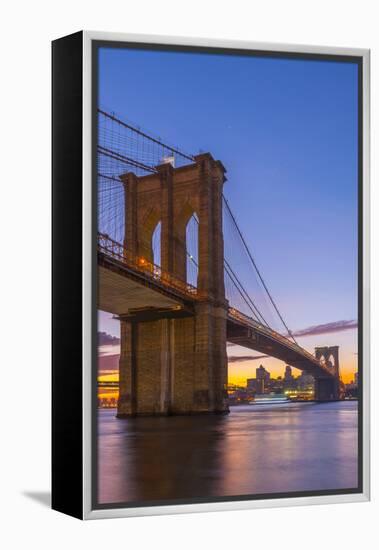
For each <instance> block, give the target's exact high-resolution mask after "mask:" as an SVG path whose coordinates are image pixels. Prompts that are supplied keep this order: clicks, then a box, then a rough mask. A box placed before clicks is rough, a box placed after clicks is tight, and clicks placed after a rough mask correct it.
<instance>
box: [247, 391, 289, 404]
mask: <svg viewBox="0 0 379 550" xmlns="http://www.w3.org/2000/svg"><path fill="white" fill-rule="evenodd" d="M289 401H290V399H288V397H287V395H285V394H284V393H264V394H257V395H256V396H255V398H254V401H251V402H250V403H249V405H277V404H279V403H287V402H289Z"/></svg>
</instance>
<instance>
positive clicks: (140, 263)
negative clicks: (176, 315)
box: [97, 233, 197, 299]
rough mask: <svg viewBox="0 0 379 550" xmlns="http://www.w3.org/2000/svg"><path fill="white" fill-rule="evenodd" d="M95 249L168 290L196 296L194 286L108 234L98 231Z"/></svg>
mask: <svg viewBox="0 0 379 550" xmlns="http://www.w3.org/2000/svg"><path fill="white" fill-rule="evenodd" d="M97 250H98V252H102V253H103V254H105V255H107V256H109V257H111V258H114V259H115V260H117V261H119V262H121V263H123V264H124V265H126V266H127V267H129V268H132V269H133V270H135V271H138V272H140V273H142V274H143V275H145V276H147V277H148V278H149V279H152V280H154V281H156V282H158V283H160V284H161V285H163V286H165V287H167V288H169V289H170V290H173V289H174V290H176V291H178V292H180V293H181V294H185V295H186V296H189V297H191V298H192V299H194V298H197V288H196V287H194V286H192V285H190V284H189V283H186V282H185V281H182V280H180V279H178V278H177V277H174V276H173V275H171V274H170V273H168V272H167V271H164V270H163V269H162V268H161V267H160V266H159V265H156V264H154V263H152V262H149V261H148V260H147V259H146V258H143V257H142V256H135V255H133V254H131V253H130V252H129V251H128V250H127V249H126V248H125V247H124V246H123V245H122V244H121V243H119V242H117V241H115V240H113V239H112V238H111V237H109V235H105V234H103V233H98V235H97Z"/></svg>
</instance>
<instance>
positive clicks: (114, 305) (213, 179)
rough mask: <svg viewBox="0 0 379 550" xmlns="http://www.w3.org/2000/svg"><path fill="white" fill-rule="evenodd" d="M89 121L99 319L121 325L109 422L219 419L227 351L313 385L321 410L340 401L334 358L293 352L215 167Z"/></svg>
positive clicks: (108, 122) (110, 119)
mask: <svg viewBox="0 0 379 550" xmlns="http://www.w3.org/2000/svg"><path fill="white" fill-rule="evenodd" d="M98 116H99V125H98V135H99V143H98V160H97V170H98V178H97V180H98V186H97V187H98V188H97V198H98V242H97V253H98V285H97V291H98V308H99V309H101V310H104V311H107V312H110V313H113V314H114V315H116V316H117V317H118V318H119V320H120V340H121V353H120V363H119V373H120V396H119V401H118V415H119V416H120V417H122V416H130V415H150V414H153V415H155V414H197V413H225V412H227V411H228V398H227V381H228V362H227V354H226V346H227V342H232V343H235V344H238V345H241V346H244V347H247V348H250V349H254V350H257V351H259V352H262V353H264V354H267V355H270V356H272V357H276V358H277V359H280V360H282V361H285V362H286V363H287V364H289V365H292V366H294V367H296V368H298V369H301V370H303V371H306V372H308V373H310V374H312V376H314V378H315V394H316V398H317V399H318V400H321V401H323V400H331V399H338V397H339V363H338V348H337V347H335V348H316V354H315V356H313V355H312V354H310V353H309V352H308V351H306V350H305V349H303V348H302V347H301V346H299V345H298V344H297V342H296V341H295V339H294V337H293V335H292V333H291V332H290V330H289V329H288V326H287V324H286V323H285V321H284V318H283V315H282V314H281V312H280V311H279V308H278V306H277V304H276V303H275V301H274V299H273V297H272V295H271V293H270V292H269V289H268V287H267V285H266V283H265V281H264V279H263V277H262V274H261V273H260V270H259V269H258V267H257V265H256V263H255V261H254V258H253V257H252V254H251V252H250V249H249V247H248V245H247V242H246V241H245V239H244V237H243V235H242V232H241V230H240V228H239V226H238V223H237V220H236V218H235V217H234V215H233V213H232V211H231V209H230V207H229V204H228V202H227V200H226V199H225V196H224V194H223V187H224V183H225V182H226V180H227V178H226V169H225V167H224V165H223V164H222V162H220V161H219V160H215V159H214V158H213V157H212V155H211V154H210V153H201V154H199V155H188V154H185V153H183V152H181V151H180V150H179V149H178V148H174V147H170V146H169V145H167V144H164V143H162V141H161V140H160V138H158V139H157V138H152V137H149V136H148V135H147V134H146V133H145V132H142V131H141V130H140V129H138V128H135V127H133V126H131V125H130V124H126V123H125V122H123V121H121V120H119V119H117V118H116V117H115V116H114V115H110V114H108V113H106V112H104V111H100V110H99V111H98ZM139 140H142V143H139ZM226 223H229V224H230V233H228V232H227V231H226ZM191 227H192V228H193V232H194V234H191ZM158 228H159V232H158ZM195 234H196V235H195ZM157 235H158V237H157ZM154 240H157V241H158V244H159V265H157V264H158V262H156V261H155V257H156V256H155V248H154V247H155V245H154ZM191 241H192V244H191ZM189 245H191V246H192V247H193V250H194V252H191V251H190V248H189ZM230 250H231V254H230ZM238 250H240V252H238ZM228 251H229V252H228ZM237 253H239V254H240V256H239V257H238V258H237V257H236V256H235V255H236V254H237ZM241 254H242V256H243V258H242V256H241ZM241 258H242V260H241ZM241 261H247V264H248V269H245V268H244V269H243V270H242V277H241V275H240V276H239V275H238V273H237V270H238V269H239V266H240V265H241ZM242 278H243V280H242ZM246 278H247V279H248V282H247V285H248V287H247V286H246V284H245V281H246ZM253 280H256V281H257V283H258V286H259V288H257V291H255V290H254V295H252V292H251V290H250V291H248V290H247V288H250V289H251V283H252V281H253ZM260 292H261V293H262V296H263V299H264V300H265V301H266V302H267V303H268V304H269V308H270V309H269V310H267V311H266V309H264V308H263V303H264V301H262V300H260V294H259V293H260ZM268 315H273V316H274V317H275V318H276V320H277V321H278V322H279V324H280V327H282V329H281V330H282V332H281V331H280V330H275V329H274V325H273V324H272V323H271V322H269V317H268ZM274 317H273V318H274ZM330 356H332V357H333V359H334V361H333V362H331V361H330V360H329V359H330Z"/></svg>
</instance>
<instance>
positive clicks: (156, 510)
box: [82, 31, 370, 519]
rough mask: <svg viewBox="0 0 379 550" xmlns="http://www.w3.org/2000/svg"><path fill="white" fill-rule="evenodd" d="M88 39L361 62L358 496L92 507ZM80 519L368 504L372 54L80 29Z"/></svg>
mask: <svg viewBox="0 0 379 550" xmlns="http://www.w3.org/2000/svg"><path fill="white" fill-rule="evenodd" d="M92 41H107V42H108V41H114V42H135V43H144V44H152V45H153V44H160V45H171V46H194V47H196V46H198V47H219V48H232V49H247V50H249V49H250V50H260V51H272V52H283V53H289V52H291V53H299V54H323V55H341V56H354V57H360V58H361V59H362V105H363V110H362V111H363V112H362V127H363V132H362V140H363V147H362V188H363V197H362V216H363V223H362V229H363V233H362V239H363V246H362V269H363V274H362V307H363V313H362V372H363V380H364V384H363V390H362V416H363V422H362V466H363V483H362V487H363V490H362V492H361V493H351V494H339V495H326V496H306V497H285V498H272V499H269V498H268V499H263V500H243V501H225V502H210V503H188V504H180V505H175V504H173V505H165V506H146V507H141V506H138V507H135V508H132V507H125V508H119V507H117V508H111V509H96V510H94V509H93V508H92V456H91V455H92V449H93V447H92V410H91V407H92V395H91V388H92V384H91V377H92V361H93V357H92V299H93V294H92V292H93V289H92V280H93V278H92V269H93V241H92V229H93V225H92V224H93V220H92V127H91V126H92V73H91V69H92V57H91V49H92ZM82 244H83V264H82V265H83V281H82V282H83V289H82V290H83V303H82V307H83V327H82V338H83V370H82V384H83V386H82V387H83V396H82V397H83V420H82V421H83V426H82V427H83V463H82V468H83V519H105V518H120V517H136V516H147V515H162V514H181V513H195V512H212V511H213V512H214V511H232V510H246V509H254V508H274V507H281V506H304V505H317V504H340V503H352V502H365V501H369V500H370V50H369V49H362V48H346V47H334V46H316V45H299V44H284V43H275V42H270V43H268V42H267V43H266V42H250V41H240V40H221V39H208V38H191V37H175V36H170V37H169V36H160V35H143V34H129V33H114V32H101V31H83V235H82Z"/></svg>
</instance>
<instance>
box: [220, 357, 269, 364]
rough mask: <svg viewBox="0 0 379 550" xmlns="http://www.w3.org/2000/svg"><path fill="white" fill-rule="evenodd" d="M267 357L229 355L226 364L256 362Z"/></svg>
mask: <svg viewBox="0 0 379 550" xmlns="http://www.w3.org/2000/svg"><path fill="white" fill-rule="evenodd" d="M265 357H268V355H231V356H230V357H228V363H240V362H241V363H242V362H244V361H257V360H258V359H263V358H265Z"/></svg>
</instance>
